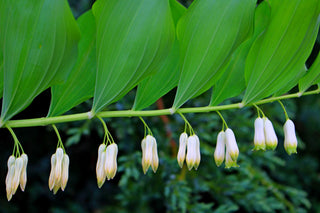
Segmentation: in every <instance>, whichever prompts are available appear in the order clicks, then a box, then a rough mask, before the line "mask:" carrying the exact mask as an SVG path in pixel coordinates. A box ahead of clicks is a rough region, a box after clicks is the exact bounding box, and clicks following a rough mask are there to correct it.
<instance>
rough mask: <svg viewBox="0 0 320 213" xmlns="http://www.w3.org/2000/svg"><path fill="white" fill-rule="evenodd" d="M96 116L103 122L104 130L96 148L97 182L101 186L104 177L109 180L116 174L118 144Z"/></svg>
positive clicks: (104, 125) (104, 179)
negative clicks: (101, 140)
mask: <svg viewBox="0 0 320 213" xmlns="http://www.w3.org/2000/svg"><path fill="white" fill-rule="evenodd" d="M98 118H99V120H100V121H101V123H102V124H103V128H104V132H105V135H104V139H103V143H102V144H100V146H99V148H98V160H97V164H96V175H97V184H98V187H99V188H101V187H102V185H103V184H104V182H105V181H106V178H107V179H108V180H110V179H113V178H114V176H115V175H116V172H117V155H118V145H117V144H116V143H115V142H114V140H113V138H112V135H111V134H110V132H109V130H108V128H107V125H106V124H105V122H104V121H103V120H102V118H100V117H98ZM108 144H109V145H108Z"/></svg>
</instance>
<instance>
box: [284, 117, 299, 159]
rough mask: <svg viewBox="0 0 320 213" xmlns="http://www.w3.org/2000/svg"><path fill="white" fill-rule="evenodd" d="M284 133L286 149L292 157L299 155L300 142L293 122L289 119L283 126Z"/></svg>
mask: <svg viewBox="0 0 320 213" xmlns="http://www.w3.org/2000/svg"><path fill="white" fill-rule="evenodd" d="M283 131H284V148H285V150H286V152H287V153H288V154H289V155H291V154H293V153H297V146H298V140H297V137H296V131H295V127H294V123H293V122H292V120H290V119H288V120H287V121H286V123H285V124H284V126H283Z"/></svg>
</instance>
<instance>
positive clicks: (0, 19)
mask: <svg viewBox="0 0 320 213" xmlns="http://www.w3.org/2000/svg"><path fill="white" fill-rule="evenodd" d="M5 3H8V2H7V1H5V2H1V3H0V98H1V97H2V92H3V45H4V44H3V42H4V32H5V29H6V28H7V26H6V24H7V23H6V22H5V21H4V20H5Z"/></svg>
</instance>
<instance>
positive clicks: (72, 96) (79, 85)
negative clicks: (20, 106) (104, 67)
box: [48, 10, 96, 116]
mask: <svg viewBox="0 0 320 213" xmlns="http://www.w3.org/2000/svg"><path fill="white" fill-rule="evenodd" d="M77 22H78V25H79V28H80V32H81V35H82V36H81V39H80V42H79V45H78V47H79V54H78V58H77V61H76V63H75V65H74V66H73V68H72V71H71V72H70V77H69V78H68V81H67V82H66V83H64V84H62V85H55V86H53V87H52V89H51V90H52V97H51V104H50V109H49V113H48V116H56V115H61V114H63V113H65V112H66V111H68V110H70V109H71V108H73V107H75V106H77V105H78V104H80V103H82V102H84V101H86V100H88V99H89V98H92V97H93V92H94V85H95V77H96V75H95V74H96V36H95V34H96V30H95V20H94V17H93V14H92V12H91V10H90V11H88V12H86V13H85V14H83V15H82V16H80V17H79V18H78V20H77Z"/></svg>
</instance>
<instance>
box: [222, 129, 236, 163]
mask: <svg viewBox="0 0 320 213" xmlns="http://www.w3.org/2000/svg"><path fill="white" fill-rule="evenodd" d="M225 133H226V146H227V150H228V153H229V154H230V157H231V158H232V160H233V161H237V158H238V156H239V148H238V145H237V142H236V137H235V136H234V133H233V131H232V130H231V129H229V128H228V129H226V131H225Z"/></svg>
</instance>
